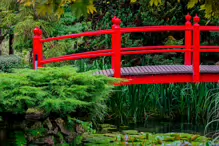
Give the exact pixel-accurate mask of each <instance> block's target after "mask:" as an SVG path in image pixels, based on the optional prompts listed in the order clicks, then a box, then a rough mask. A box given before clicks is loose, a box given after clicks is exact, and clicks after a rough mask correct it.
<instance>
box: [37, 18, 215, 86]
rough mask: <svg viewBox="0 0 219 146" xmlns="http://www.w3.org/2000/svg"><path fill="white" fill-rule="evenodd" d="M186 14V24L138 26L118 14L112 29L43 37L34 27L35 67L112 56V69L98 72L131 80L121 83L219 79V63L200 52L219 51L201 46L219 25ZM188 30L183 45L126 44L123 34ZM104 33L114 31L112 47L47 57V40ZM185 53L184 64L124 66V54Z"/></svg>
mask: <svg viewBox="0 0 219 146" xmlns="http://www.w3.org/2000/svg"><path fill="white" fill-rule="evenodd" d="M191 19H192V17H191V16H190V15H189V14H188V15H187V16H186V23H185V25H183V26H145V27H136V28H121V27H120V24H121V20H120V19H119V18H117V17H114V18H113V19H112V22H113V26H112V29H111V30H99V31H95V32H84V33H81V34H72V35H66V36H60V37H54V38H47V39H43V37H42V30H40V29H39V28H36V29H35V30H34V34H35V35H34V43H33V53H34V69H38V68H42V67H43V66H44V65H45V64H49V63H55V62H62V61H68V60H79V59H85V58H96V57H103V56H109V57H112V69H108V70H100V71H98V72H97V73H96V75H106V76H110V77H116V78H126V79H129V82H124V83H122V84H120V85H132V84H171V83H200V82H218V81H219V66H217V65H201V64H200V54H201V53H209V52H215V53H216V52H219V46H201V40H200V36H201V32H205V31H207V32H217V31H219V27H218V26H200V25H199V22H200V18H199V17H198V16H197V15H196V16H195V17H194V25H192V23H191ZM171 31H175V32H185V43H184V45H182V46H173V45H172V46H143V47H135V48H122V47H121V44H122V35H123V34H125V33H136V32H144V33H147V32H171ZM100 35H112V49H109V50H98V51H92V52H85V53H77V54H72V55H66V56H61V57H57V58H50V59H43V44H44V43H47V42H51V41H58V40H64V39H75V38H80V37H93V36H100ZM172 52H177V53H184V54H185V55H184V56H185V57H184V65H155V66H151V65H147V66H135V67H124V68H122V64H121V59H122V56H124V55H136V54H153V53H172Z"/></svg>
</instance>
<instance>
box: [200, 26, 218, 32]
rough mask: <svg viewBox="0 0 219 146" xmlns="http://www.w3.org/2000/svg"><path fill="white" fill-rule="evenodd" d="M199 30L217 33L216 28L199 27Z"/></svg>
mask: <svg viewBox="0 0 219 146" xmlns="http://www.w3.org/2000/svg"><path fill="white" fill-rule="evenodd" d="M200 30H201V31H211V32H215V31H219V27H218V26H200Z"/></svg>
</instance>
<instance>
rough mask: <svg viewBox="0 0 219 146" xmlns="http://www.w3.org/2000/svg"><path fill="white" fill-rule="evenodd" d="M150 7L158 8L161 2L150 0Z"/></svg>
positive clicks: (160, 0) (159, 0)
mask: <svg viewBox="0 0 219 146" xmlns="http://www.w3.org/2000/svg"><path fill="white" fill-rule="evenodd" d="M149 4H150V6H153V5H155V6H158V5H159V4H162V0H150V3H149Z"/></svg>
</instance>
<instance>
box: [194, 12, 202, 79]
mask: <svg viewBox="0 0 219 146" xmlns="http://www.w3.org/2000/svg"><path fill="white" fill-rule="evenodd" d="M194 22H195V24H194V34H193V41H194V51H193V81H194V82H195V83H198V82H199V81H200V42H201V40H200V38H201V34H200V25H199V22H200V18H199V17H198V15H196V16H195V17H194Z"/></svg>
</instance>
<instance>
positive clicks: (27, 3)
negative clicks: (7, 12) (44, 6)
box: [24, 1, 33, 7]
mask: <svg viewBox="0 0 219 146" xmlns="http://www.w3.org/2000/svg"><path fill="white" fill-rule="evenodd" d="M32 4H33V3H32V2H31V1H27V2H26V3H24V6H26V7H30V6H31V5H32Z"/></svg>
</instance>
